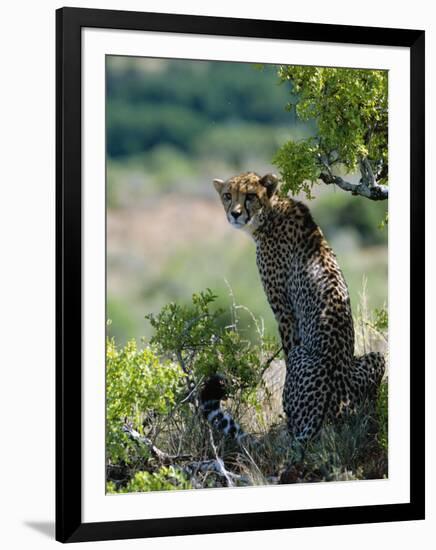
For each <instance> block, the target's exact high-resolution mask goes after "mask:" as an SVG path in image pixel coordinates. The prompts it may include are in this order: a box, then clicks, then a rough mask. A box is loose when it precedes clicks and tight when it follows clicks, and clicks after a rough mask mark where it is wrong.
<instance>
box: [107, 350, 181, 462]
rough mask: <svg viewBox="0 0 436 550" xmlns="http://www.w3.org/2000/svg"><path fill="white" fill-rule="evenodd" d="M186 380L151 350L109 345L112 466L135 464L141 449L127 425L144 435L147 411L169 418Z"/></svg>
mask: <svg viewBox="0 0 436 550" xmlns="http://www.w3.org/2000/svg"><path fill="white" fill-rule="evenodd" d="M183 380H184V374H183V372H182V371H181V369H180V367H179V365H177V364H175V363H170V362H168V361H162V360H161V359H158V357H157V355H156V354H155V352H154V351H153V350H152V348H150V347H146V348H144V349H142V350H138V349H137V346H136V342H135V341H134V340H131V341H130V342H128V343H127V344H126V346H125V347H124V348H117V346H116V344H115V342H114V340H108V342H107V344H106V415H107V417H106V418H107V423H106V435H107V451H108V455H109V458H110V460H111V461H112V462H118V461H121V460H123V461H125V462H131V461H132V453H133V455H135V456H136V455H137V452H138V451H137V446H136V445H135V444H134V443H133V442H132V441H130V440H129V439H128V437H127V435H126V434H124V433H122V426H123V424H124V422H126V421H128V422H131V423H132V424H133V425H134V426H135V427H136V429H138V431H142V421H143V419H144V415H145V414H146V413H147V411H153V412H154V413H157V414H168V413H169V412H170V410H171V408H172V406H173V405H174V403H175V400H176V395H177V394H178V393H179V391H180V389H181V387H182V384H183Z"/></svg>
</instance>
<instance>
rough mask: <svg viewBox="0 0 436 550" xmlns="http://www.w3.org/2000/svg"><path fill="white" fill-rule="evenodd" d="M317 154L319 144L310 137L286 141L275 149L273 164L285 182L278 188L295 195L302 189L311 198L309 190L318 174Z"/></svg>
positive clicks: (283, 192)
mask: <svg viewBox="0 0 436 550" xmlns="http://www.w3.org/2000/svg"><path fill="white" fill-rule="evenodd" d="M318 154H319V146H318V145H317V143H316V140H314V139H312V138H310V139H307V140H302V141H288V142H287V143H285V144H284V145H283V147H281V148H280V149H279V150H278V151H277V153H276V154H275V156H274V158H273V164H275V165H276V166H277V167H278V168H279V170H280V174H281V177H282V180H283V181H284V182H285V183H284V185H283V186H282V187H281V188H280V192H281V193H282V194H287V193H288V192H289V191H291V193H292V194H293V195H297V194H298V193H299V192H300V191H304V192H305V193H306V196H307V198H308V199H310V198H312V196H311V192H310V191H311V188H312V186H313V185H314V183H316V181H317V179H318V176H319V164H318V159H317V157H318Z"/></svg>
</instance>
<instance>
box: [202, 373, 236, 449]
mask: <svg viewBox="0 0 436 550" xmlns="http://www.w3.org/2000/svg"><path fill="white" fill-rule="evenodd" d="M225 397H226V383H225V379H224V378H223V377H222V376H221V375H219V374H217V375H215V376H211V377H210V378H208V379H207V380H206V382H205V383H204V385H203V388H202V390H201V392H200V407H201V410H202V411H203V415H204V417H205V418H206V420H207V421H208V422H209V423H210V424H211V425H212V427H213V428H215V429H216V430H218V431H219V432H221V433H222V434H224V435H226V436H229V437H231V438H232V439H235V440H236V441H237V442H238V443H240V442H241V441H242V439H243V438H244V437H245V435H246V434H245V432H244V431H243V430H242V428H241V427H240V426H239V424H238V423H237V422H235V420H234V419H233V417H232V415H231V414H230V413H229V412H228V411H225V410H223V409H222V408H221V404H220V401H221V399H224V398H225Z"/></svg>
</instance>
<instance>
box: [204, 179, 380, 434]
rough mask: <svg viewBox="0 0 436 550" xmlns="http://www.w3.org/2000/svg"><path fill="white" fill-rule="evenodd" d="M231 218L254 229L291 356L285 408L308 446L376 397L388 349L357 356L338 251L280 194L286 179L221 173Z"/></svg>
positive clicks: (291, 427)
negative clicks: (326, 425) (345, 412)
mask: <svg viewBox="0 0 436 550" xmlns="http://www.w3.org/2000/svg"><path fill="white" fill-rule="evenodd" d="M213 183H214V186H215V189H216V191H217V192H218V194H219V196H220V198H221V201H222V204H223V206H224V210H225V212H226V216H227V220H228V221H229V222H230V224H231V225H232V226H233V227H234V228H236V229H240V230H243V231H245V232H246V233H248V234H249V235H250V236H251V238H252V239H253V240H254V242H255V245H256V262H257V266H258V270H259V274H260V278H261V281H262V285H263V288H264V290H265V293H266V297H267V299H268V302H269V304H270V307H271V309H272V311H273V313H274V316H275V318H276V320H277V323H278V329H279V334H280V337H281V341H282V347H283V352H284V357H285V363H286V377H285V384H284V388H283V396H282V401H283V410H284V412H285V414H286V417H287V427H288V431H289V433H290V434H291V435H292V436H293V438H294V439H295V441H297V442H299V443H301V444H302V445H305V444H306V443H307V442H308V441H309V440H311V439H312V438H314V437H315V436H316V435H317V434H318V433H319V432H320V430H321V428H322V426H323V424H324V422H325V421H327V420H334V419H335V418H337V417H339V416H340V415H341V413H342V412H343V410H345V409H349V410H350V409H351V410H353V409H354V408H355V407H356V406H358V405H359V403H361V402H363V400H365V399H368V398H369V399H374V398H375V395H376V392H377V389H378V386H379V384H380V382H381V379H382V377H383V374H384V370H385V361H384V357H383V356H382V354H380V353H374V352H373V353H368V354H366V355H363V356H361V357H355V356H354V326H353V318H352V314H351V305H350V297H349V293H348V288H347V284H346V282H345V280H344V276H343V274H342V272H341V270H340V268H339V265H338V262H337V259H336V256H335V254H334V252H333V251H332V249H331V248H330V246H329V245H328V243H327V241H326V239H325V237H324V235H323V233H322V231H321V229H320V228H319V227H318V226H317V224H316V223H315V221H314V220H313V218H312V216H311V214H310V211H309V209H308V207H307V206H306V205H305V204H303V203H302V202H299V201H297V200H293V199H291V198H288V197H279V196H278V194H277V193H276V190H277V186H278V178H277V177H276V176H275V175H273V174H267V175H265V176H263V177H260V176H259V175H258V174H256V173H254V172H246V173H243V174H240V175H237V176H234V177H231V178H230V179H228V180H227V181H223V180H220V179H215V180H214V182H213Z"/></svg>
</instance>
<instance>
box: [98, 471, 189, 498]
mask: <svg viewBox="0 0 436 550" xmlns="http://www.w3.org/2000/svg"><path fill="white" fill-rule="evenodd" d="M183 489H185V490H186V489H192V485H191V482H190V481H189V479H187V477H186V476H185V475H184V473H183V472H181V471H180V470H178V469H176V468H175V467H174V466H169V467H166V466H162V467H161V468H160V469H159V470H158V471H156V472H153V473H150V472H144V471H141V472H136V473H135V475H134V476H133V478H132V479H131V480H130V481H129V482H128V483H127V485H125V486H121V487H120V488H119V489H118V490H117V489H116V486H115V483H113V482H109V483H107V485H106V490H107V492H108V493H142V492H144V491H175V490H183Z"/></svg>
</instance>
